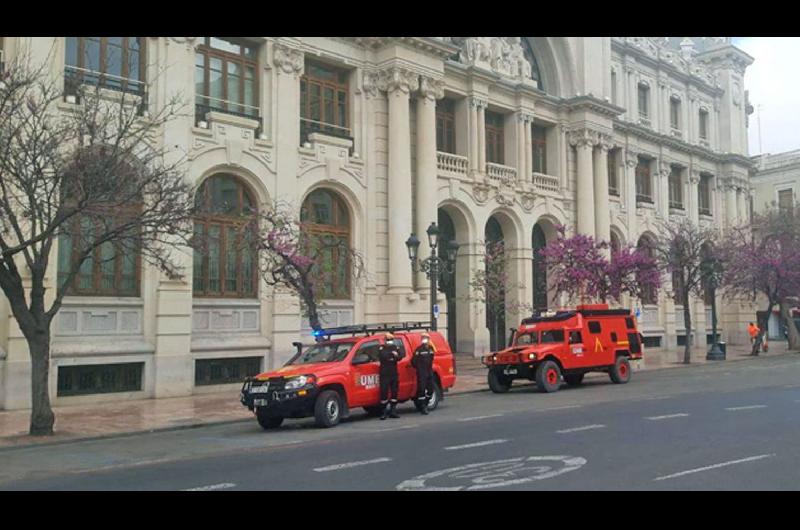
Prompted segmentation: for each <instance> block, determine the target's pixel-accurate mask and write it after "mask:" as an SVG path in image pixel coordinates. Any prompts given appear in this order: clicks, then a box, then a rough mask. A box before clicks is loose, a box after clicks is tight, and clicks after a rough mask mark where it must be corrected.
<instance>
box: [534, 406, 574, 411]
mask: <svg viewBox="0 0 800 530" xmlns="http://www.w3.org/2000/svg"><path fill="white" fill-rule="evenodd" d="M579 408H581V405H564V406H563V407H550V408H549V409H539V410H537V411H535V412H547V411H549V410H564V409H579Z"/></svg>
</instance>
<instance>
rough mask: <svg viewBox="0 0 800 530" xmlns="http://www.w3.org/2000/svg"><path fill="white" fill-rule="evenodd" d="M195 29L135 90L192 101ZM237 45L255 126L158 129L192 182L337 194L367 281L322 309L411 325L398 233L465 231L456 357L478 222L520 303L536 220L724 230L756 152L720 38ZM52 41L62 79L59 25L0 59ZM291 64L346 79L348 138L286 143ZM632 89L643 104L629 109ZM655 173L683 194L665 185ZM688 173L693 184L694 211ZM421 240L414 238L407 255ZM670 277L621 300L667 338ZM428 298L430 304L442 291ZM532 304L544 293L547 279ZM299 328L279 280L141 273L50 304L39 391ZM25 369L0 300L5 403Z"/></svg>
mask: <svg viewBox="0 0 800 530" xmlns="http://www.w3.org/2000/svg"><path fill="white" fill-rule="evenodd" d="M201 40H202V38H199V37H198V38H195V37H169V38H146V39H144V41H145V50H146V56H147V69H146V70H147V71H146V74H147V75H146V79H148V80H151V81H148V87H147V92H148V104H149V105H151V106H158V105H159V104H160V103H162V102H164V101H166V100H167V99H168V98H169V97H171V96H173V95H175V94H178V93H181V94H183V95H184V96H185V97H188V98H189V100H190V101H191V100H192V99H194V97H193V96H194V91H195V85H194V72H193V69H194V68H195V49H196V47H197V46H198V45H200V42H201ZM249 40H250V42H251V43H252V44H253V45H255V46H256V47H257V50H258V62H257V64H258V69H257V72H256V75H257V77H258V85H257V86H258V87H259V90H258V94H257V99H256V100H257V106H258V109H259V112H258V117H257V119H251V118H244V117H240V116H235V115H232V114H229V113H225V112H208V113H204V114H203V115H202V116H200V117H199V118H198V117H197V116H187V117H186V118H185V119H182V120H176V121H175V122H174V123H172V124H171V125H170V126H169V127H167V128H166V129H165V131H164V137H163V138H162V141H163V142H165V143H169V144H171V145H175V146H176V149H180V150H182V151H184V152H186V153H188V162H189V164H188V172H187V178H188V179H189V180H190V181H191V182H192V183H195V184H197V183H200V182H202V181H203V179H205V178H207V177H209V176H210V175H213V174H215V173H218V172H226V173H231V174H234V175H236V176H238V177H239V178H240V179H241V180H242V181H243V182H244V183H245V184H246V185H247V186H248V187H249V188H251V189H252V190H253V193H254V194H255V196H256V197H257V200H258V202H260V203H261V204H268V203H269V202H270V201H272V200H274V199H281V200H284V201H288V202H291V203H293V204H297V205H300V204H301V203H302V202H303V200H304V198H305V197H307V196H308V194H309V193H310V192H311V191H313V190H315V189H319V188H325V189H328V190H332V191H333V192H335V193H336V194H338V196H340V197H341V198H342V199H343V200H344V202H345V203H346V204H347V208H348V211H349V217H350V237H351V241H352V243H353V245H354V246H355V248H356V249H358V250H359V251H360V252H361V253H362V254H363V255H364V257H365V259H366V263H367V269H368V271H369V274H368V275H367V277H366V278H364V279H363V280H362V281H361V282H360V284H359V285H356V286H353V289H352V296H351V298H350V299H347V300H336V301H331V302H329V303H328V304H327V306H326V311H327V315H328V316H327V320H328V322H329V323H331V324H347V323H352V322H381V321H400V320H407V319H418V320H426V319H427V314H428V313H427V312H428V304H429V300H428V293H427V283H426V282H425V281H424V278H423V277H422V276H421V275H420V276H416V277H415V275H414V274H413V273H412V270H411V268H410V265H409V261H408V257H407V254H406V248H405V245H404V242H405V240H406V238H407V237H408V236H409V234H410V233H411V232H412V231H413V232H415V233H416V234H418V235H421V234H424V232H425V229H426V228H427V226H428V225H429V224H430V222H432V221H436V220H437V218H445V219H446V220H448V222H449V224H451V225H452V228H453V232H454V233H453V235H454V236H455V239H456V240H457V241H458V242H459V243H460V245H461V248H460V251H459V256H458V259H457V264H456V273H455V280H454V289H453V291H452V292H451V293H450V298H451V300H450V308H451V309H452V310H455V315H454V316H453V315H450V317H451V318H450V320H451V323H452V325H451V326H450V330H449V333H450V334H451V338H452V339H453V342H454V343H455V344H454V346H456V347H457V349H458V351H462V352H473V353H474V354H475V355H478V354H481V353H484V352H486V351H487V349H488V347H489V339H490V333H489V331H488V329H487V326H486V315H485V311H484V307H483V306H482V304H480V303H478V302H475V301H472V300H470V298H469V286H468V284H469V280H470V275H471V271H472V270H475V269H477V268H478V267H480V266H481V263H482V262H481V259H482V256H483V253H484V239H485V230H486V227H487V223H488V222H489V220H490V218H492V219H494V220H495V221H496V222H497V224H499V226H500V228H501V230H502V235H503V239H504V241H505V244H506V252H507V255H508V257H509V271H508V272H509V275H510V285H513V286H514V287H513V288H511V289H509V291H508V293H507V298H508V299H509V300H510V301H519V302H530V301H531V300H532V299H533V297H534V278H533V271H534V268H535V267H534V259H533V243H532V234H533V232H534V227H535V226H538V230H541V231H542V232H543V233H544V234H545V238H547V239H550V238H552V237H554V234H555V226H556V225H557V224H564V225H567V226H569V227H571V228H572V229H577V230H579V231H581V232H583V233H588V234H591V235H594V236H596V237H598V238H600V239H603V240H609V239H610V238H611V237H612V234H613V237H615V238H616V239H617V240H618V241H619V242H621V243H623V244H625V243H627V242H632V243H636V242H637V241H639V239H640V238H641V237H642V236H646V237H657V228H656V223H657V221H659V220H661V219H664V218H667V217H669V216H689V217H691V218H692V219H693V220H694V221H696V222H698V223H712V224H716V225H718V226H721V227H723V228H724V227H727V226H731V225H732V224H733V223H736V222H739V221H742V220H746V219H747V216H748V208H747V200H746V199H747V197H749V194H750V193H751V191H750V181H749V176H748V171H749V168H750V165H751V162H750V160H749V159H748V158H747V142H746V138H747V130H746V127H747V105H746V101H745V100H743V97H742V96H743V75H744V70H745V68H746V67H747V65H748V64H750V62H752V59H751V58H750V57H748V56H747V55H746V54H744V53H743V52H741V51H740V50H738V49H737V48H735V47H733V46H732V45H731V44H730V42H728V40H726V39H725V38H705V39H703V40H702V41H699V40H697V39H695V40H691V39H688V38H681V39H678V40H676V39H665V38H650V37H613V38H600V37H570V38H566V37H522V38H520V37H507V38H506V37H503V38H501V37H468V38H449V37H440V38H417V37H343V38H327V37H325V38H323V37H303V38H291V37H285V38H272V37H269V38H253V39H249ZM54 42H55V53H54V55H53V57H55V59H54V61H53V65H52V71H53V74H54V75H56V76H62V74H61V73H62V72H63V71H64V54H65V49H64V47H65V44H64V39H63V38H56V39H49V38H22V37H20V38H6V39H5V41H4V43H3V45H4V47H5V53H6V54H7V55H13V54H15V53H19V52H20V51H21V50H24V49H27V50H30V52H31V53H32V56H33V57H35V58H39V59H41V60H44V58H45V57H47V56H48V53H49V52H50V50H51V47H52V46H53V43H54ZM308 60H313V61H318V62H322V63H325V64H329V65H332V66H335V67H338V68H340V69H342V70H343V71H345V72H346V76H347V81H348V82H347V86H348V89H347V105H346V108H347V117H346V124H347V132H348V134H346V135H330V134H325V133H324V132H317V133H315V134H311V135H310V136H309V137H308V139H307V141H304V142H303V143H302V144H301V143H300V141H299V138H300V134H301V130H300V128H301V124H300V117H301V108H300V82H301V78H302V76H303V75H304V74H305V71H306V68H307V62H308ZM62 77H63V76H62ZM640 88H641V89H642V90H644V91H646V93H647V96H646V97H647V98H648V105H647V107H646V108H645V109H644V111H643V112H640V111H639V109H640V107H639V94H640ZM445 100H447V101H448V102H449V103H450V104H452V108H453V114H452V116H453V120H454V130H455V135H454V136H455V137H454V143H453V147H452V149H450V150H451V151H452V152H445V151H443V150H439V149H437V141H436V139H437V109H438V108H439V105H442V104H443V102H444V101H445ZM68 104H69V103H65V105H68ZM701 112H702V113H703V114H704V118H702V119H703V120H704V122H703V123H702V124H701V123H700V120H701V118H700V113H701ZM489 113H491V115H492V116H496V115H500V116H501V118H500V119H501V122H502V131H501V133H500V137H501V139H502V142H501V147H502V150H501V153H502V154H501V160H487V145H486V143H487V134H488V133H489V131H488V129H489V126H488V125H487V114H489ZM675 117H677V119H674V118H675ZM493 127H494V126H493ZM495 129H496V127H495ZM537 131H539V132H538V134H540V135H541V136H540V137H539V138H543V139H544V140H543V141H541V143H540V145H541V150H540V151H539V152H538V154H536V153H535V152H534V151H533V150H532V149H531V145H532V142H534V136H535V135H536V134H537ZM343 136H344V137H343ZM345 137H346V138H345ZM493 141H495V142H496V141H497V140H496V139H495V140H493ZM609 156H611V159H612V163H611V164H609V162H608V160H609ZM640 156H641V157H643V158H641V160H646V164H648V165H649V167H648V170H649V171H650V175H651V183H650V191H649V201H640V200H638V199H637V194H639V191H640V190H637V185H636V167H637V164H638V163H639V161H640ZM545 160H546V162H544V161H545ZM672 171H675V172H677V173H676V174H678V175H679V179H680V181H679V187H680V189H681V192H680V193H679V194H678V195H677V196H674V197H671V196H670V191H669V183H668V180H669V175H670V173H671V172H672ZM701 178H702V179H707V180H706V181H704V182H706V183H708V184H709V188H708V189H709V195H708V200H707V201H705V202H707V204H706V205H705V207H703V208H701V205H700V199H699V196H698V184H699V182H700V181H701ZM701 210H702V212H701ZM440 224H441V223H440ZM420 239H425V238H424V237H421V238H420ZM428 253H429V249H428V247H427V241H424V242H423V244H422V245H421V247H420V255H423V256H427V255H428ZM185 259H186V264H185V265H186V267H187V269H188V270H190V271H191V269H192V266H191V265H192V264H191V260H190V259H189V257H186V258H185ZM53 262H54V263H55V260H53ZM669 290H670V285H669V283H667V285H666V286H665V288H664V292H663V293H662V294H661V297H660V300H661V302H660V303H659V304H658V305H653V306H643V307H641V306H640V304H639V302H638V301H630V305H631V306H634V307H639V308H640V309H641V317H640V320H641V327H642V329H643V331H644V334H645V336H647V337H652V340H658V341H660V344H661V345H662V346H673V347H674V346H675V344H676V341H677V340H678V337H679V336H680V335H681V329H680V328H681V322H682V320H681V317H680V315H681V308H679V307H675V304H674V303H673V302H672V297H671V296H670V292H669ZM439 302H440V304H441V305H442V307H443V308H444V307H447V300H446V297H445V295H444V294H441V296H440V299H439ZM548 303H549V305H550V306H551V307H555V306H557V305H558V300H555V299H554V297H553V296H552V293H550V294H549V295H548ZM692 310H693V313H694V321H695V322H696V324H697V326H698V331H697V337H699V339H696V340H698V342H697V343H698V345H699V344H701V343H703V344H704V343H705V341H704V340H703V338H704V337H705V335H706V333H705V329H706V328H707V327H708V328H710V324H708V322H709V319H708V318H707V313H708V311H709V310H708V309H707V308H706V307H705V306H704V305H703V303H702V301H699V300H698V301H695V302H694V304H693V307H692ZM447 318H448V315H447V314H445V315H443V318H442V321H441V322H440V328H441V329H444V328H445V327H446V325H447ZM516 318H518V317H517V316H511V317H509V322H507V323H506V324H507V326H506V327H509V326H511V325H513V324H512V323H511V321H512V320H515V319H516ZM747 318H748V317H747V316H745V310H743V309H742V308H738V307H731V306H730V305H726V306H725V308H724V314H723V315H722V318H721V325H722V328H723V330H724V331H723V337H725V338H727V340H729V341H733V342H735V341H737V340H741V339H742V337H741V333H740V329H739V328H742V329H743V326H742V325H741V322H744V321H746V320H747ZM304 328H305V323H304V322H303V319H302V318H301V315H300V311H299V305H298V303H297V300H296V299H295V298H294V297H292V296H290V295H289V294H287V293H283V292H272V291H270V290H268V289H267V288H266V286H261V287H260V289H259V293H258V296H257V297H256V298H253V299H226V300H220V299H208V298H199V297H194V296H193V295H192V278H191V275H190V276H189V277H188V278H186V279H184V280H180V281H175V280H169V279H167V278H165V277H162V276H161V275H160V274H159V273H158V272H157V271H154V270H150V269H147V268H145V270H144V271H143V274H142V281H141V295H140V296H139V297H132V298H85V297H71V298H68V299H67V300H66V302H65V306H64V309H63V310H62V312H61V313H60V315H59V316H58V318H57V321H56V323H55V339H54V343H53V360H52V366H53V369H52V371H51V373H52V374H53V375H52V384H51V390H52V392H51V395H52V396H54V403H55V404H56V405H61V404H70V403H75V402H78V401H84V400H98V399H100V397H98V396H91V395H90V396H82V397H61V396H57V392H56V390H57V389H56V385H57V382H56V381H57V374H58V370H59V368H60V367H63V366H71V365H89V364H93V363H122V362H142V363H144V370H143V378H142V384H141V388H140V390H138V391H132V392H129V393H127V394H125V396H129V397H162V396H174V395H186V394H191V393H193V392H201V391H210V390H219V389H220V387H219V386H211V387H208V386H202V387H201V386H197V385H195V370H196V366H197V363H198V361H201V360H203V359H224V358H227V357H237V358H238V357H257V358H259V359H261V361H262V362H261V367H262V368H263V369H268V368H275V367H278V366H280V365H281V364H282V363H283V362H285V361H286V359H287V358H288V357H290V356H291V355H292V352H293V350H294V349H293V347H292V342H293V341H297V340H299V339H300V340H302V339H303V338H304V337H306V336H307V335H306V331H304ZM29 378H30V365H29V361H28V355H27V351H26V345H25V341H24V339H23V337H22V335H21V334H20V332H19V329H18V327H17V326H16V324H15V322H14V320H13V317H11V316H10V312H9V308H8V304H7V303H6V301H5V300H0V409H2V408H6V409H16V408H25V407H27V406H29V400H30V391H29Z"/></svg>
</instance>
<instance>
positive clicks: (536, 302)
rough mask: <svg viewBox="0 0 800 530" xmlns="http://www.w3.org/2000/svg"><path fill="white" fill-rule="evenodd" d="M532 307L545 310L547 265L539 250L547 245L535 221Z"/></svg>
mask: <svg viewBox="0 0 800 530" xmlns="http://www.w3.org/2000/svg"><path fill="white" fill-rule="evenodd" d="M532 243H533V307H534V309H536V310H541V311H544V310H547V266H546V265H545V260H544V258H542V256H540V255H539V251H540V250H541V249H543V248H544V247H545V246H547V238H546V237H545V235H544V230H542V227H541V226H540V225H539V223H536V224H535V225H533V237H532Z"/></svg>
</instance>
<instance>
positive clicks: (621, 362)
mask: <svg viewBox="0 0 800 530" xmlns="http://www.w3.org/2000/svg"><path fill="white" fill-rule="evenodd" d="M608 376H609V377H610V378H611V381H613V382H614V383H616V384H618V385H620V384H624V383H627V382H628V381H630V380H631V362H630V361H629V360H628V358H627V357H625V356H624V355H620V356H619V357H617V362H615V363H614V366H612V367H611V370H609V371H608Z"/></svg>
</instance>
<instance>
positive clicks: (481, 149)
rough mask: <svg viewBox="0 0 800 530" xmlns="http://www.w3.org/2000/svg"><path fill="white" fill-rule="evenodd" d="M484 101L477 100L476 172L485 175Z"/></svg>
mask: <svg viewBox="0 0 800 530" xmlns="http://www.w3.org/2000/svg"><path fill="white" fill-rule="evenodd" d="M485 110H486V101H483V100H478V171H480V172H481V173H486V112H485Z"/></svg>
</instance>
